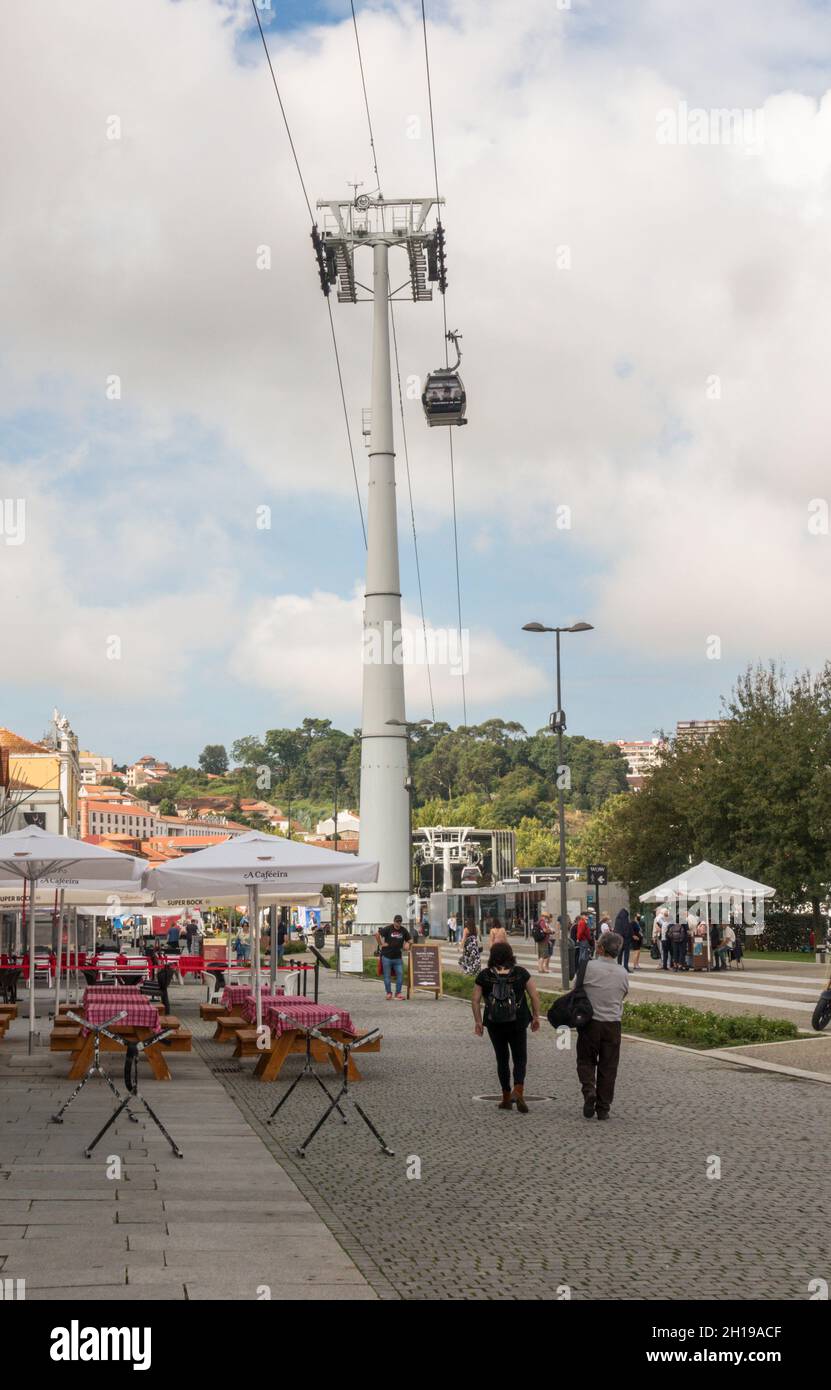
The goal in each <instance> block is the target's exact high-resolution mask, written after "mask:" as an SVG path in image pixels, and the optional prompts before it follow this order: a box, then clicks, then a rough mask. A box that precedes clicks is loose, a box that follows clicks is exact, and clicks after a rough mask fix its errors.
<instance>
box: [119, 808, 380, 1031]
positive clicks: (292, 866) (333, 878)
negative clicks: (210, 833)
mask: <svg viewBox="0 0 831 1390" xmlns="http://www.w3.org/2000/svg"><path fill="white" fill-rule="evenodd" d="M377 878H378V862H377V860H369V859H358V858H357V857H356V856H355V855H354V854H341V853H340V852H339V851H335V850H331V849H320V848H318V846H317V845H309V844H306V843H305V842H304V841H302V840H284V839H282V838H281V837H280V836H277V835H267V834H264V833H263V832H262V831H260V830H252V831H250V832H249V833H248V834H247V835H237V836H235V837H234V839H232V840H225V841H224V842H223V843H222V844H218V845H210V846H209V847H208V848H207V849H201V850H197V851H196V853H194V854H189V855H187V856H186V857H183V858H182V859H179V860H177V861H176V863H175V864H164V865H162V866H161V867H160V868H158V869H151V870H150V872H149V873H147V874H146V875H145V880H144V886H145V887H147V888H149V889H151V891H153V892H155V893H157V894H158V896H159V898H165V899H169V898H171V897H178V896H185V895H190V896H193V894H194V892H198V893H202V894H204V895H205V897H212V896H215V895H219V894H223V893H225V894H237V895H239V894H241V893H246V894H247V896H248V920H249V923H250V924H251V928H252V930H253V932H254V951H253V962H252V964H253V973H254V979H255V981H256V983H255V986H254V997H255V999H256V1008H257V1028H258V1029H259V1028H260V1026H261V1024H262V1001H261V997H260V988H261V986H260V931H259V916H260V893H261V892H263V893H266V894H267V893H278V894H290V893H291V892H292V891H297V892H303V893H309V892H314V891H318V892H319V891H320V889H321V888H322V887H323V885H324V884H325V883H375V881H376V880H377Z"/></svg>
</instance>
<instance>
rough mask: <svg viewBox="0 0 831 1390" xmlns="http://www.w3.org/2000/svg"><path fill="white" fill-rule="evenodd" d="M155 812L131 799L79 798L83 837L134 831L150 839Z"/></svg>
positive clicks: (143, 837) (139, 835) (145, 838)
mask: <svg viewBox="0 0 831 1390" xmlns="http://www.w3.org/2000/svg"><path fill="white" fill-rule="evenodd" d="M156 819H157V817H156V813H155V811H153V810H151V809H150V808H149V807H147V806H146V805H145V806H140V805H139V804H138V803H137V802H134V801H133V802H130V801H117V800H112V801H111V800H109V798H108V799H107V800H106V801H95V800H93V799H92V798H91V797H88V796H82V797H81V798H80V799H79V811H78V829H79V833H80V836H81V839H82V840H88V839H92V838H93V837H94V836H98V835H132V836H135V837H136V838H137V839H139V840H147V839H149V838H150V836H151V835H153V834H154V833H155V830H156Z"/></svg>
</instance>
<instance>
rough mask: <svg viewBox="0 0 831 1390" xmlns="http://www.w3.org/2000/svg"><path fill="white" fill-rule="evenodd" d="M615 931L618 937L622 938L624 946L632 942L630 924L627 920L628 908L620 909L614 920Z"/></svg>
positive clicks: (628, 919)
mask: <svg viewBox="0 0 831 1390" xmlns="http://www.w3.org/2000/svg"><path fill="white" fill-rule="evenodd" d="M615 931H616V932H617V934H618V936H622V937H623V940H624V944H625V943H626V942H627V941H631V940H632V923H631V920H630V918H629V909H628V907H622V908H621V909H620V912H619V913H618V915H617V917H616V918H615Z"/></svg>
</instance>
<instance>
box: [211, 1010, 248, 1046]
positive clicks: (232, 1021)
mask: <svg viewBox="0 0 831 1390" xmlns="http://www.w3.org/2000/svg"><path fill="white" fill-rule="evenodd" d="M249 1027H250V1024H249V1022H248V1020H247V1019H245V1018H242V1017H241V1015H240V1014H220V1015H219V1016H218V1018H217V1020H216V1032H215V1033H214V1038H213V1040H214V1042H232V1043H235V1042H236V1040H237V1033H238V1032H239V1030H240V1028H249Z"/></svg>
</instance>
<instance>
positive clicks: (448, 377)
mask: <svg viewBox="0 0 831 1390" xmlns="http://www.w3.org/2000/svg"><path fill="white" fill-rule="evenodd" d="M461 336H462V335H461V333H448V335H447V337H448V341H449V342H451V343H452V344H453V346H454V347H455V349H456V361H455V362H454V364H453V366H452V367H439V368H438V369H437V370H436V371H435V372H430V373H429V374H428V377H427V380H426V382H425V383H424V391H423V392H422V396H421V404H422V405H423V406H424V414H425V415H426V416H427V423H428V425H466V424H467V420H466V419H465V405H466V404H467V397H466V396H465V388H464V383H463V382H462V378H461V377H460V376H459V370H458V368H459V363H460V362H461V360H462V353H461V349H460V347H459V338H461Z"/></svg>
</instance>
